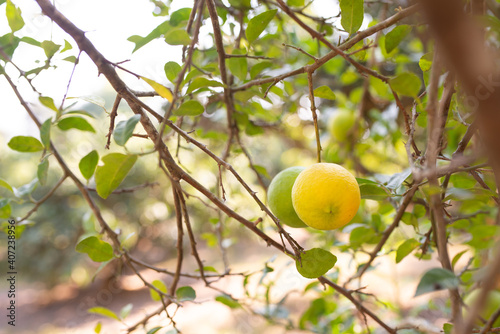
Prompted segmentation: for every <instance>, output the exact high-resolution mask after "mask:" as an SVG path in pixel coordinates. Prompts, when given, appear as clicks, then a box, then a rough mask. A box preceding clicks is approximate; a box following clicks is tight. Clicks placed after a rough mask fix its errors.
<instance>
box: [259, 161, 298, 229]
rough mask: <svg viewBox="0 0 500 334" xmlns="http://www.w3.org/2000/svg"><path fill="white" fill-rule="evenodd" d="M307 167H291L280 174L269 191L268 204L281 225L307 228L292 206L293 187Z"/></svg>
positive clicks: (272, 182)
mask: <svg viewBox="0 0 500 334" xmlns="http://www.w3.org/2000/svg"><path fill="white" fill-rule="evenodd" d="M304 169H305V167H290V168H287V169H285V170H282V171H281V172H279V173H278V174H277V175H276V176H275V177H274V179H273V180H272V181H271V184H270V185H269V188H268V189H267V204H268V205H269V208H270V209H271V211H272V212H273V213H274V215H275V216H276V217H278V219H279V220H280V222H281V223H283V224H286V225H288V226H291V227H307V225H306V224H304V222H303V221H302V220H300V218H299V216H297V214H296V213H295V210H294V209H293V205H292V187H293V183H294V182H295V179H296V178H297V176H298V175H299V174H300V172H302V171H303V170H304Z"/></svg>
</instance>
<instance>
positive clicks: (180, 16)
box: [170, 8, 191, 27]
mask: <svg viewBox="0 0 500 334" xmlns="http://www.w3.org/2000/svg"><path fill="white" fill-rule="evenodd" d="M190 15H191V8H181V9H178V10H176V11H175V12H173V13H172V14H170V25H171V26H172V27H176V26H178V25H179V24H180V23H181V22H187V21H188V20H189V16H190Z"/></svg>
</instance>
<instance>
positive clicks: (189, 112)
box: [174, 100, 205, 116]
mask: <svg viewBox="0 0 500 334" xmlns="http://www.w3.org/2000/svg"><path fill="white" fill-rule="evenodd" d="M204 111H205V109H204V108H203V106H202V105H201V104H200V102H198V101H194V100H190V101H187V102H184V103H183V104H181V106H180V107H179V108H178V109H177V110H175V111H174V115H177V116H199V115H201V114H203V112H204Z"/></svg>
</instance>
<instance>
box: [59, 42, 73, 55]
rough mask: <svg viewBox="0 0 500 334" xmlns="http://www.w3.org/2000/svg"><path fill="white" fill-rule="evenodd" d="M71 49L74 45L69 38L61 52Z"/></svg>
mask: <svg viewBox="0 0 500 334" xmlns="http://www.w3.org/2000/svg"><path fill="white" fill-rule="evenodd" d="M71 49H73V46H72V45H71V43H70V42H68V41H67V40H64V48H63V49H62V50H61V53H63V52H64V51H68V50H71Z"/></svg>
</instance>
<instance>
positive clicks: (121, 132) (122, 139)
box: [113, 115, 141, 146]
mask: <svg viewBox="0 0 500 334" xmlns="http://www.w3.org/2000/svg"><path fill="white" fill-rule="evenodd" d="M140 120H141V115H134V116H132V117H130V118H129V119H128V120H126V121H120V122H118V124H117V125H116V127H115V130H114V131H113V138H114V139H115V142H116V143H117V144H118V145H120V146H125V144H126V143H127V141H128V140H129V139H130V137H132V134H133V133H134V129H135V126H136V125H137V123H139V121H140Z"/></svg>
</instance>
